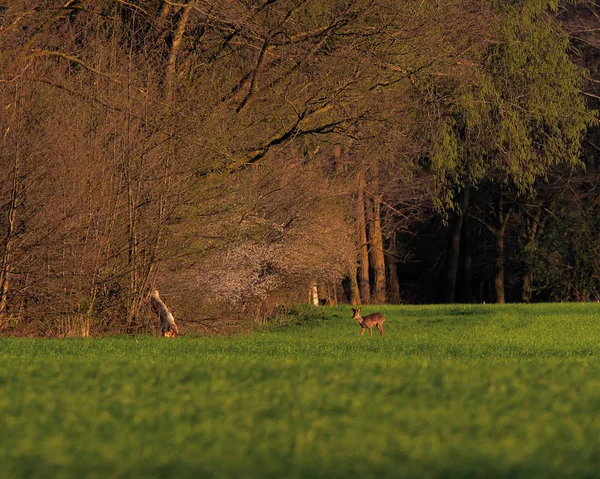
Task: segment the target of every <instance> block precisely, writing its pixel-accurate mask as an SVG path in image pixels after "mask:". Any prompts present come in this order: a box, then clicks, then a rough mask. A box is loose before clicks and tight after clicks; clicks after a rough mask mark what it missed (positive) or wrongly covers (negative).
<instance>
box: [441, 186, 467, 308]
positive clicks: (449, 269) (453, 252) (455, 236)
mask: <svg viewBox="0 0 600 479" xmlns="http://www.w3.org/2000/svg"><path fill="white" fill-rule="evenodd" d="M469 190H470V188H469V186H468V185H466V186H465V187H464V188H463V190H462V191H461V192H460V197H459V210H458V211H457V212H456V213H453V214H452V220H451V224H450V238H449V240H448V260H447V265H446V289H445V297H444V300H445V302H446V303H454V302H455V301H456V282H457V279H458V264H459V259H460V238H461V235H462V228H463V223H464V219H465V216H466V214H467V209H468V207H469Z"/></svg>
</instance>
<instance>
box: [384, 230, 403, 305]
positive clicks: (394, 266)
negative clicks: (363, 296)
mask: <svg viewBox="0 0 600 479" xmlns="http://www.w3.org/2000/svg"><path fill="white" fill-rule="evenodd" d="M388 251H389V253H388V254H387V255H386V256H387V267H388V300H389V301H390V302H391V303H392V304H398V303H400V283H399V282H398V254H397V249H396V232H395V231H394V234H393V235H392V239H391V240H390V246H389V248H388Z"/></svg>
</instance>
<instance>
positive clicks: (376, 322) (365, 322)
mask: <svg viewBox="0 0 600 479" xmlns="http://www.w3.org/2000/svg"><path fill="white" fill-rule="evenodd" d="M352 312H353V313H354V316H352V319H356V320H357V321H358V324H360V327H361V328H362V329H361V330H360V335H361V336H362V335H363V334H364V333H365V329H366V328H369V335H370V336H373V326H377V329H379V334H380V335H381V336H383V322H384V321H385V318H384V317H383V314H381V313H373V314H369V315H367V316H365V317H364V318H361V317H360V308H357V309H354V308H352Z"/></svg>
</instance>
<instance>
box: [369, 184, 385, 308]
mask: <svg viewBox="0 0 600 479" xmlns="http://www.w3.org/2000/svg"><path fill="white" fill-rule="evenodd" d="M372 213H373V216H372V221H371V228H370V229H369V232H370V234H371V235H370V244H371V266H372V268H373V286H374V291H373V302H374V303H377V304H382V303H385V300H386V288H385V283H386V281H385V255H384V253H383V236H382V233H381V195H375V196H373V211H372Z"/></svg>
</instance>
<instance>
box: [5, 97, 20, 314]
mask: <svg viewBox="0 0 600 479" xmlns="http://www.w3.org/2000/svg"><path fill="white" fill-rule="evenodd" d="M13 106H14V114H13V117H12V118H11V122H12V120H14V118H15V115H16V114H17V112H18V111H19V109H20V105H19V101H18V96H17V90H16V89H15V98H14V104H13ZM10 129H11V126H10V125H8V127H7V128H6V131H5V132H4V136H3V145H4V148H6V140H7V137H8V133H9V131H10ZM13 129H14V131H15V133H14V136H15V151H14V158H13V167H12V179H11V190H10V200H9V203H8V211H7V213H6V220H7V221H6V233H5V235H4V237H5V241H4V249H3V251H2V260H1V263H0V318H1V317H3V316H4V315H5V313H6V310H7V307H8V292H9V286H10V273H11V269H12V267H11V266H12V265H11V261H12V258H11V256H12V251H13V243H14V240H15V233H16V220H17V218H16V215H17V206H18V201H19V178H20V175H21V172H20V167H21V164H20V147H19V136H18V127H15V128H13Z"/></svg>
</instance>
